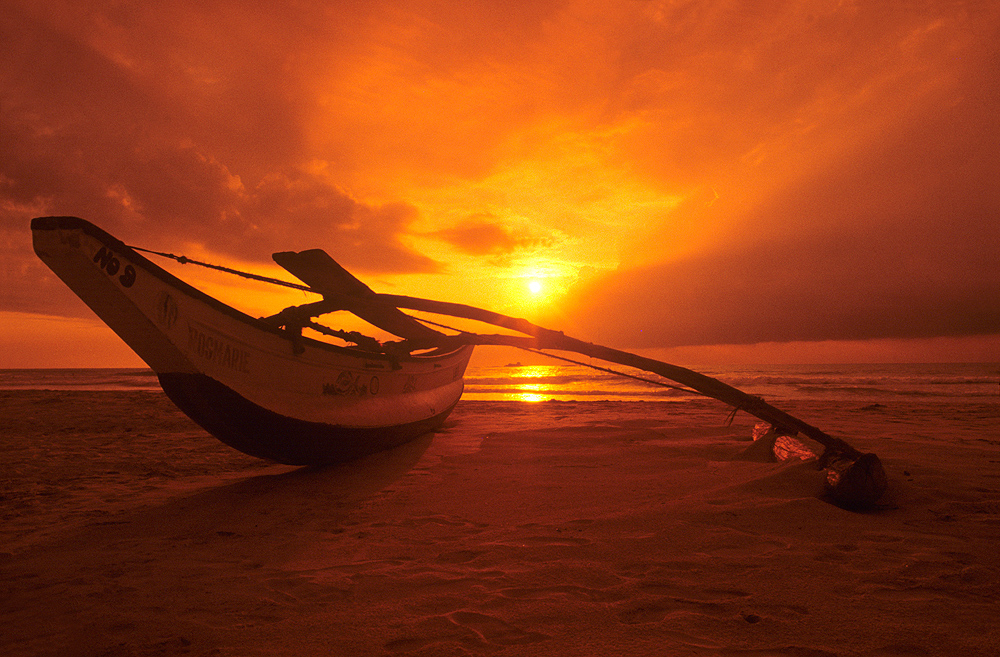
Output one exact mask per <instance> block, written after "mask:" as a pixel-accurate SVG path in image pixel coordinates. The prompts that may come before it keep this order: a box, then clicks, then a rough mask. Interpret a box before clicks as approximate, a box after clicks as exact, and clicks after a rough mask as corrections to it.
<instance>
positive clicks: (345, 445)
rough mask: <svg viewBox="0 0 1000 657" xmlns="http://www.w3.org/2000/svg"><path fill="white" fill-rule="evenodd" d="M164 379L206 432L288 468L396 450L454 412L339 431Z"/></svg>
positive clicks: (230, 394)
mask: <svg viewBox="0 0 1000 657" xmlns="http://www.w3.org/2000/svg"><path fill="white" fill-rule="evenodd" d="M159 379H160V385H161V386H162V387H163V391H164V392H165V393H166V394H167V397H169V398H170V400H171V401H172V402H174V404H176V405H177V407H178V408H180V409H181V410H182V411H184V413H185V414H186V415H187V416H188V417H190V418H191V419H192V420H194V421H195V422H196V423H197V424H198V425H199V426H201V427H202V428H203V429H205V431H207V432H209V433H210V434H212V435H213V436H215V437H216V438H218V439H219V440H221V441H222V442H224V443H225V444H227V445H229V446H230V447H233V448H235V449H238V450H239V451H241V452H244V453H245V454H250V455H251V456H256V457H259V458H263V459H270V460H272V461H277V462H278V463H286V464H288V465H323V464H328V463H339V462H343V461H350V460H352V459H356V458H360V457H362V456H366V455H368V454H373V453H375V452H380V451H383V450H386V449H390V448H392V447H396V446H398V445H401V444H403V443H405V442H408V441H410V440H412V439H414V438H416V437H417V436H420V435H423V434H425V433H428V432H430V431H434V430H435V429H437V428H438V427H440V426H441V424H442V423H443V422H444V420H445V418H446V417H448V414H449V413H450V412H451V410H452V409H453V408H454V406H451V407H450V408H448V409H446V410H444V411H443V412H441V413H439V414H437V415H435V416H434V417H431V418H428V419H426V420H420V421H418V422H411V423H409V424H402V425H397V426H391V427H373V428H352V427H338V426H333V425H329V424H323V423H321V422H307V421H305V420H297V419H295V418H290V417H286V416H284V415H280V414H278V413H275V412H273V411H269V410H267V409H266V408H262V407H260V406H258V405H257V404H254V403H253V402H251V401H248V400H247V399H245V398H243V397H242V396H240V395H239V394H237V393H236V392H235V391H233V390H232V389H231V388H228V387H226V386H224V385H222V384H221V383H219V382H218V381H216V380H215V379H212V378H210V377H207V376H205V375H203V374H160V375H159Z"/></svg>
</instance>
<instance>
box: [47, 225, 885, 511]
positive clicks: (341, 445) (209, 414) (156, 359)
mask: <svg viewBox="0 0 1000 657" xmlns="http://www.w3.org/2000/svg"><path fill="white" fill-rule="evenodd" d="M31 228H32V232H33V236H34V246H35V252H36V253H37V254H38V256H39V257H40V258H41V259H42V260H43V261H44V262H45V263H46V264H47V265H48V266H49V267H50V268H51V269H52V270H53V271H54V272H55V273H56V275H58V276H59V277H60V278H61V279H62V280H63V281H64V282H65V283H66V284H67V285H68V286H69V287H70V289H72V290H73V291H74V292H75V293H76V294H77V295H78V296H79V297H80V298H81V299H83V301H84V302H85V303H86V304H87V305H88V306H90V307H91V308H92V309H93V310H94V312H95V313H97V315H98V316H99V317H100V318H101V319H102V320H104V322H105V323H107V324H108V326H110V327H111V329H112V330H114V331H115V332H116V333H117V334H118V335H119V336H120V337H121V338H122V339H123V340H124V341H125V342H126V343H127V344H128V345H129V346H130V347H131V348H132V349H133V350H134V351H135V352H136V353H137V354H138V355H139V357H140V358H142V359H143V360H144V361H145V362H146V363H147V364H148V365H149V366H150V368H152V370H153V371H154V372H155V373H156V375H157V377H158V378H159V381H160V384H161V386H162V387H163V390H164V392H166V394H167V396H168V397H169V398H170V399H171V400H173V402H174V403H175V404H176V405H177V406H178V407H179V408H180V409H181V410H182V411H184V412H185V413H186V414H187V415H188V416H190V417H191V419H192V420H194V421H195V422H196V423H198V424H199V425H201V426H202V427H203V428H204V429H205V430H207V431H208V432H209V433H211V434H213V435H214V436H216V437H217V438H219V439H220V440H221V441H222V442H224V443H226V444H228V445H231V446H232V447H235V448H236V449H238V450H240V451H243V452H246V453H247V454H251V455H253V456H259V457H262V458H267V459H272V460H274V461H278V462H280V463H288V464H296V465H298V464H303V465H304V464H322V463H331V462H337V461H344V460H349V459H353V458H357V457H360V456H363V455H366V454H370V453H373V452H376V451H381V450H384V449H388V448H391V447H393V446H396V445H399V444H401V443H403V442H406V441H407V440H410V439H412V438H415V437H416V436H418V435H421V434H423V433H427V432H430V431H433V430H435V429H436V428H438V427H440V425H441V424H442V423H443V422H444V420H445V418H446V417H447V416H448V414H449V413H450V412H451V410H452V409H453V408H454V406H455V404H457V403H458V400H459V398H460V397H461V395H462V390H463V385H464V384H463V381H462V377H463V375H464V373H465V369H466V367H467V365H468V363H469V358H470V357H471V355H472V349H473V347H474V346H475V345H505V346H513V347H518V348H523V349H530V350H550V351H551V350H554V351H566V352H573V353H578V354H583V355H586V356H589V357H591V358H597V359H601V360H604V361H608V362H612V363H618V364H622V365H626V366H629V367H634V368H637V369H641V370H645V371H647V372H652V373H654V374H657V375H658V376H660V377H663V378H665V379H669V380H671V381H674V382H676V383H679V384H681V385H683V386H685V387H686V388H685V389H687V390H689V391H692V392H696V393H698V394H702V395H705V396H708V397H712V398H715V399H718V400H720V401H722V402H724V403H726V404H728V405H730V406H732V407H733V408H734V409H735V410H734V411H733V412H734V413H735V412H736V411H744V412H746V413H748V414H750V415H753V416H754V417H757V418H758V419H760V420H763V421H764V423H766V424H765V425H764V426H765V427H766V430H762V431H760V434H761V435H762V436H770V437H771V439H772V440H774V439H776V438H777V437H788V438H791V437H794V436H797V435H799V434H801V435H802V436H804V437H805V438H808V439H809V440H812V441H814V442H816V443H818V444H820V445H821V446H822V447H823V450H822V454H821V455H820V457H819V459H818V463H819V466H820V468H821V469H823V468H825V469H826V475H827V476H826V479H827V488H828V491H829V493H830V494H831V496H832V498H833V501H834V502H835V503H837V504H839V505H841V506H844V507H848V508H869V507H872V506H874V505H875V504H877V503H878V501H879V499H880V498H881V497H882V495H883V494H884V493H885V492H886V489H887V487H888V482H887V477H886V474H885V470H884V469H883V467H882V463H881V461H880V460H879V458H878V456H876V455H875V454H871V453H862V452H860V451H858V450H856V449H855V448H853V447H851V446H850V445H848V444H847V443H846V442H845V441H843V440H841V439H839V438H835V437H833V436H830V435H829V434H827V433H825V432H824V431H822V430H820V429H818V428H817V427H814V426H812V425H810V424H807V423H806V422H803V421H802V420H800V419H798V418H796V417H793V416H791V415H789V414H788V413H785V412H784V411H781V410H780V409H777V408H775V407H774V406H771V405H770V404H769V403H767V402H766V401H764V400H763V399H761V398H760V397H757V396H754V395H749V394H747V393H745V392H743V391H741V390H738V389H736V388H734V387H732V386H730V385H728V384H726V383H724V382H722V381H719V380H717V379H713V378H711V377H708V376H705V375H703V374H699V373H698V372H694V371H692V370H689V369H686V368H683V367H679V366H677V365H671V364H669V363H664V362H661V361H657V360H653V359H649V358H645V357H641V356H638V355H635V354H631V353H628V352H625V351H620V350H617V349H613V348H610V347H604V346H601V345H596V344H592V343H589V342H583V341H581V340H577V339H575V338H571V337H569V336H567V335H564V334H563V333H562V332H559V331H553V330H550V329H545V328H542V327H539V326H535V325H534V324H531V323H530V322H527V321H525V320H523V319H517V318H513V317H508V316H506V315H501V314H499V313H495V312H491V311H488V310H484V309H481V308H475V307H472V306H466V305H463V304H456V303H448V302H441V301H433V300H429V299H418V298H414V297H407V296H400V295H388V294H376V293H375V292H374V291H373V290H371V289H370V288H369V287H368V286H367V285H365V284H364V283H363V282H361V281H360V280H358V279H357V278H355V277H354V276H353V275H351V274H350V273H349V272H347V271H346V270H344V269H343V268H342V267H341V266H340V265H339V264H337V263H336V262H335V261H334V260H333V258H331V257H330V256H329V255H327V254H326V253H325V252H324V251H322V250H320V249H311V250H308V251H302V252H298V253H296V252H282V253H275V254H274V255H273V258H274V260H275V262H277V263H278V264H279V265H281V266H282V267H284V268H285V269H286V270H287V271H289V272H290V273H292V274H293V275H295V276H296V277H297V278H298V279H299V280H301V281H303V282H304V283H305V285H299V284H295V283H291V282H288V281H280V280H277V279H271V278H266V277H263V276H259V275H256V274H251V273H247V272H239V271H236V270H231V269H226V268H224V267H219V266H216V265H210V264H207V263H198V262H195V261H191V260H189V259H187V258H185V257H183V256H175V255H173V254H168V253H159V252H155V251H148V250H146V249H140V248H139V247H130V246H127V245H126V244H124V243H123V242H121V241H119V240H118V239H116V238H114V237H112V236H111V235H109V234H108V233H106V232H104V231H103V230H101V229H100V228H98V227H97V226H95V225H93V224H91V223H89V222H87V221H84V220H83V219H79V218H76V217H40V218H37V219H34V220H32V223H31ZM139 251H143V252H147V253H155V254H157V255H160V256H166V257H171V258H174V259H176V260H178V261H180V262H182V263H183V262H193V263H195V264H199V265H203V266H207V267H212V268H215V269H223V270H225V271H228V272H230V273H234V274H239V275H241V276H244V277H247V278H254V279H258V280H263V281H267V282H270V283H275V284H280V285H285V286H288V287H294V288H297V289H301V290H306V291H309V292H312V293H315V294H318V295H321V296H322V297H323V299H322V301H317V302H314V303H309V304H303V305H300V306H292V307H290V308H286V309H284V310H282V311H281V312H279V313H277V314H275V315H272V316H270V317H265V318H254V317H250V316H249V315H246V314H245V313H242V312H240V311H239V310H236V309H235V308H232V307H230V306H228V305H226V304H224V303H222V302H220V301H218V300H216V299H214V298H212V297H210V296H208V295H206V294H205V293H203V292H201V291H199V290H197V289H195V288H193V287H191V286H190V285H188V284H187V283H185V282H183V281H181V280H180V279H178V278H177V277H175V276H174V275H172V274H170V273H169V272H167V271H166V270H164V269H162V268H161V267H159V266H157V265H155V264H153V263H152V262H150V261H149V260H148V259H146V258H145V257H144V256H143V255H141V254H140V253H139ZM401 308H402V309H407V310H415V311H419V312H425V313H432V314H438V315H446V316H449V317H458V318H463V319H468V320H475V321H478V322H483V323H486V324H491V325H493V326H499V327H503V328H505V329H509V330H511V331H514V332H516V333H520V334H521V335H511V334H502V335H498V334H486V335H483V334H479V333H469V332H458V333H457V334H455V333H443V332H441V331H439V330H436V329H434V328H431V327H430V326H428V325H427V324H428V323H430V322H427V323H423V322H421V321H418V319H417V318H415V317H413V316H411V315H408V314H405V313H403V312H402V311H401V310H400V309H401ZM339 310H347V311H349V312H351V313H353V314H355V315H357V316H358V317H360V318H361V319H363V320H365V321H367V322H368V323H370V324H372V325H374V326H376V327H378V328H380V329H383V330H385V331H387V332H388V333H391V334H393V335H395V336H399V337H400V338H402V340H401V341H399V342H379V341H377V340H375V339H373V338H370V337H366V336H363V335H359V334H357V333H346V332H343V331H337V330H333V329H328V328H326V327H324V326H322V325H319V324H316V323H315V322H313V321H312V320H313V318H315V317H319V316H321V315H324V314H328V313H331V312H334V311H339ZM305 327H308V328H310V329H313V330H315V331H318V332H319V333H321V334H326V335H330V336H333V337H337V338H340V339H341V340H342V341H344V342H346V343H349V344H348V346H340V345H336V344H332V343H329V342H325V341H321V340H317V339H313V338H309V337H306V336H305V335H303V332H302V331H303V328H305ZM581 364H585V363H581ZM590 366H593V365H590ZM598 369H602V368H598ZM656 382H658V381H656ZM658 383H659V382H658ZM782 442H783V441H782ZM777 444H778V441H777V440H775V445H777ZM778 451H780V450H778V449H777V447H775V449H774V452H775V454H777V453H778Z"/></svg>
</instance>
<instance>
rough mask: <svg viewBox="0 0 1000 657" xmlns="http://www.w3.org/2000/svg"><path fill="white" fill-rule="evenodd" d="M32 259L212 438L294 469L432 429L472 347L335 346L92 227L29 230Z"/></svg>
mask: <svg viewBox="0 0 1000 657" xmlns="http://www.w3.org/2000/svg"><path fill="white" fill-rule="evenodd" d="M31 229H32V234H33V241H34V248H35V253H37V254H38V256H39V257H40V258H41V259H42V261H43V262H45V264H46V265H48V266H49V267H50V268H51V269H52V271H53V272H55V274H56V275H57V276H58V277H59V278H60V279H62V280H63V281H64V282H65V283H66V285H68V286H69V288H70V289H71V290H73V292H75V293H76V294H77V295H78V296H79V297H80V298H81V299H82V300H83V301H84V303H86V304H87V305H88V306H90V308H91V309H93V311H94V312H95V313H96V314H97V316H98V317H100V318H101V320H102V321H104V322H105V323H106V324H107V325H108V326H109V327H111V329H112V330H113V331H114V332H115V333H117V334H118V336H119V337H121V339H122V340H124V341H125V343H126V344H128V346H129V347H131V348H132V350H133V351H135V353H136V354H138V356H139V357H140V358H141V359H142V360H143V361H145V362H146V364H147V365H149V367H150V368H151V369H152V370H153V371H154V372H155V373H156V376H157V378H158V379H159V382H160V385H161V386H162V387H163V391H164V392H165V393H166V394H167V396H168V397H169V398H170V399H171V400H172V401H173V402H174V403H175V404H176V405H177V406H178V407H179V408H180V409H181V410H182V411H183V412H184V413H185V414H187V415H188V416H189V417H190V418H191V419H192V420H194V421H195V422H196V423H197V424H199V425H200V426H201V427H203V428H204V429H205V430H206V431H208V432H209V433H211V434H212V435H214V436H215V437H217V438H218V439H219V440H221V441H222V442H224V443H226V444H227V445H230V446H232V447H234V448H236V449H238V450H240V451H241V452H245V453H247V454H250V455H252V456H257V457H261V458H266V459H271V460H274V461H277V462H279V463H288V464H293V465H305V464H322V463H331V462H338V461H345V460H349V459H354V458H358V457H361V456H364V455H366V454H370V453H373V452H377V451H381V450H385V449H388V448H391V447H394V446H396V445H400V444H402V443H404V442H406V441H408V440H411V439H413V438H415V437H417V436H419V435H421V434H425V433H427V432H430V431H433V430H435V429H437V428H438V427H440V425H441V424H442V422H444V420H445V418H446V417H447V416H448V414H449V413H450V412H451V410H452V409H453V408H454V407H455V404H456V403H458V400H459V398H460V397H461V396H462V391H463V386H464V383H463V379H462V377H463V375H464V373H465V368H466V366H467V365H468V363H469V358H470V357H471V355H472V350H473V347H472V346H471V345H459V346H457V347H455V348H450V349H431V350H430V351H424V352H421V353H419V354H414V355H411V354H408V353H405V352H397V353H393V354H387V353H379V352H376V351H370V350H363V349H361V348H352V347H350V346H347V347H342V346H339V345H335V344H332V343H328V342H325V341H321V340H316V339H311V338H309V337H305V336H302V335H301V334H300V333H299V332H298V331H294V330H288V328H283V327H280V326H276V325H275V323H274V322H268V321H266V320H264V319H260V318H255V317H251V316H250V315H247V314H245V313H242V312H240V311H239V310H237V309H235V308H233V307H231V306H228V305H226V304H224V303H222V302H221V301H218V300H217V299H214V298H212V297H210V296H209V295H207V294H205V293H203V292H201V291H199V290H197V289H195V288H194V287H192V286H190V285H189V284H187V283H185V282H184V281H182V280H180V279H179V278H177V277H176V276H174V275H173V274H171V273H169V272H168V271H166V270H165V269H163V268H161V267H159V266H158V265H156V264H154V263H153V262H151V261H150V260H148V259H147V258H146V257H144V256H143V255H141V254H140V253H138V252H137V251H136V250H135V249H133V248H131V247H129V246H126V245H125V244H124V243H123V242H121V241H120V240H118V239H116V238H114V237H112V236H111V235H109V234H108V233H106V232H105V231H103V230H101V229H100V228H98V227H97V226H95V225H94V224H92V223H90V222H88V221H85V220H83V219H78V218H75V217H41V218H37V219H34V220H33V221H32V222H31Z"/></svg>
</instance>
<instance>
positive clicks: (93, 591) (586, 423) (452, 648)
mask: <svg viewBox="0 0 1000 657" xmlns="http://www.w3.org/2000/svg"><path fill="white" fill-rule="evenodd" d="M787 410H788V411H789V412H792V413H795V414H797V415H799V416H800V417H803V418H806V419H807V420H808V421H810V422H812V423H814V424H816V425H817V426H820V427H822V428H824V429H826V430H828V431H829V432H830V433H833V434H835V435H837V436H839V437H843V438H845V439H847V440H848V441H849V442H850V443H851V444H853V445H855V446H856V447H858V448H861V449H863V450H868V451H874V452H876V453H878V454H879V455H880V456H881V458H882V460H883V462H884V464H885V466H886V470H887V471H888V474H889V478H890V486H891V488H890V493H889V495H888V497H887V498H886V500H885V504H884V505H883V508H881V509H879V510H877V511H874V512H870V513H854V512H849V511H845V510H842V509H839V508H837V507H835V506H833V505H831V504H830V503H828V502H827V501H825V500H823V499H822V474H821V473H820V472H818V471H817V470H816V469H815V468H814V467H813V465H812V464H810V463H808V462H802V463H794V464H789V463H765V462H757V461H748V460H744V459H741V458H739V457H740V455H741V453H742V452H743V451H744V450H746V449H747V446H748V445H749V442H748V441H749V440H750V433H751V429H752V427H753V424H754V421H753V419H752V418H749V417H746V416H744V415H740V416H737V418H736V421H735V422H734V423H733V424H732V426H729V427H726V426H725V424H724V420H725V417H726V414H727V411H726V409H725V408H724V407H722V405H720V404H717V403H715V402H712V401H697V400H695V401H690V402H683V403H646V402H642V403H639V402H637V403H622V402H615V403H611V402H586V403H574V402H545V403H536V404H529V403H513V402H512V403H504V402H469V401H463V402H461V403H460V404H459V406H458V408H457V409H456V411H455V412H454V414H453V415H452V417H451V418H450V419H449V421H448V423H447V425H446V427H445V429H444V430H443V431H441V432H439V433H437V434H435V435H434V436H433V437H426V438H423V439H420V440H417V441H416V442H414V443H412V444H410V445H407V446H405V447H403V448H400V449H397V450H395V451H392V452H387V453H383V454H378V455H375V456H372V457H369V458H366V459H364V460H361V461H358V462H354V463H349V464H346V465H342V466H337V467H329V468H325V469H309V468H294V467H289V466H281V465H274V464H269V463H267V462H264V461H260V460H257V459H253V458H251V457H247V456H244V455H242V454H240V453H238V452H235V451H233V450H231V449H230V448H228V447H225V446H224V445H222V444H221V443H219V442H217V441H216V440H215V439H213V438H211V437H210V436H208V435H207V434H205V432H203V431H202V430H201V429H199V428H198V427H197V426H195V425H193V424H192V423H191V422H190V421H189V420H188V419H187V418H186V417H184V416H183V415H182V414H181V413H180V412H179V411H178V410H176V409H175V408H174V407H173V405H172V404H171V403H170V402H169V401H168V400H167V399H166V398H165V397H164V395H162V394H161V393H156V392H144V391H143V392H49V391H0V417H2V418H3V419H2V422H3V442H2V445H0V450H2V462H0V512H2V524H0V591H2V594H0V615H2V619H3V629H2V631H0V654H3V655H6V656H8V657H14V656H19V655H94V656H97V655H107V656H111V655H115V656H117V655H122V656H125V655H182V654H183V655H222V656H229V655H233V656H236V655H320V654H329V655H426V656H431V655H435V656H436V655H720V656H721V655H753V656H760V657H764V656H772V655H773V656H778V655H780V656H793V657H820V656H827V655H831V656H832V655H838V656H840V655H843V656H848V655H851V656H853V655H872V656H875V655H878V656H907V655H914V656H917V655H995V654H998V651H1000V629H998V624H997V622H996V612H997V610H998V607H997V604H998V602H997V601H998V599H1000V562H998V560H997V558H996V549H997V545H998V544H1000V429H998V422H997V421H998V419H1000V413H998V406H997V403H996V402H995V401H991V402H989V403H983V404H978V405H973V404H966V405H963V406H960V407H959V406H954V407H950V406H947V405H938V406H934V407H931V406H928V405H921V404H920V403H919V402H913V403H911V404H905V403H900V404H896V405H890V406H886V405H881V406H865V405H862V404H849V405H845V404H834V403H821V402H803V403H801V404H799V405H797V406H796V405H794V404H793V405H792V406H791V407H789V408H787Z"/></svg>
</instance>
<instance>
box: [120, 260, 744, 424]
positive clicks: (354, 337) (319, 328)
mask: <svg viewBox="0 0 1000 657" xmlns="http://www.w3.org/2000/svg"><path fill="white" fill-rule="evenodd" d="M128 247H129V248H130V249H132V250H134V251H142V252H143V253H150V254H152V255H157V256H160V257H162V258H170V259H171V260H176V261H177V262H179V263H180V264H182V265H198V266H199V267H206V268H208V269H215V270H217V271H221V272H225V273H227V274H233V275H235V276H241V277H243V278H249V279H251V280H255V281H260V282H262V283H271V284H273V285H280V286H282V287H290V288H292V289H293V290H302V291H303V292H312V293H313V294H319V292H316V290H314V289H312V288H311V287H309V286H308V285H302V284H300V283H292V282H290V281H283V280H281V279H280V278H271V277H270V276H261V275H260V274H252V273H250V272H246V271H240V270H239V269H231V268H229V267H223V266H221V265H213V264H211V263H208V262H201V261H200V260H193V259H191V258H189V257H187V256H185V255H176V254H173V253H164V252H163V251H153V250H151V249H144V248H142V247H139V246H132V245H128ZM414 319H416V320H418V321H421V322H424V323H425V324H431V325H433V326H437V327H440V328H443V329H448V330H450V331H457V332H458V333H465V331H460V330H459V329H456V328H453V327H451V326H447V325H445V324H440V323H438V322H433V321H431V320H429V319H424V318H422V317H415V318H414ZM305 326H307V327H308V328H311V329H313V330H314V331H316V332H317V333H322V334H324V335H329V336H331V337H336V338H340V339H341V340H345V341H347V342H353V343H355V344H357V345H358V346H362V345H363V346H366V347H370V346H371V343H370V342H368V340H371V341H372V342H375V343H376V344H378V341H376V340H375V339H374V338H368V340H364V338H366V337H367V336H364V335H362V334H360V333H357V332H354V331H352V332H350V333H347V332H344V331H337V330H334V329H331V328H328V327H326V326H323V325H321V324H316V323H315V322H309V323H308V324H306V325H305ZM359 339H360V340H359ZM515 348H516V349H520V350H521V351H527V352H528V353H532V354H537V355H540V356H545V357H546V358H553V359H555V360H561V361H564V362H567V363H572V364H574V365H581V366H583V367H589V368H591V369H594V370H598V371H600V372H605V373H607V374H614V375H615V376H620V377H624V378H626V379H634V380H636V381H642V382H644V383H651V384H653V385H655V386H661V387H663V388H671V389H672V390H679V391H681V392H688V393H692V394H695V395H701V396H703V397H708V396H709V395H706V394H705V393H702V392H698V391H697V390H692V389H691V388H687V387H684V386H678V385H674V384H672V383H666V382H664V381H657V380H656V379H649V378H646V377H643V376H636V375H635V374H628V373H626V372H620V371H618V370H613V369H611V368H609V367H601V366H600V365H594V364H593V363H585V362H583V361H579V360H574V359H572V358H567V357H565V356H556V355H555V354H550V353H549V352H547V351H542V350H540V349H529V348H528V347H515ZM737 410H738V409H737ZM734 414H735V413H734ZM730 421H732V420H731V419H730Z"/></svg>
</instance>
